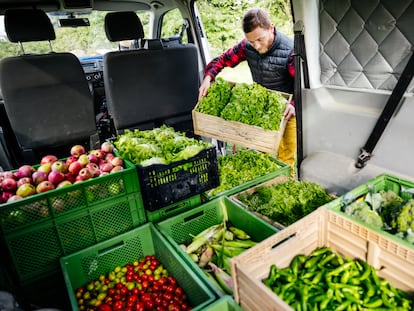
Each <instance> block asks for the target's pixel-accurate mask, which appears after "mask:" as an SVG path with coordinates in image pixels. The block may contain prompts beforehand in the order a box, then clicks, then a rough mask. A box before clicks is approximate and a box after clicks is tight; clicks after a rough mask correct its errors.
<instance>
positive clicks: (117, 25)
mask: <svg viewBox="0 0 414 311" xmlns="http://www.w3.org/2000/svg"><path fill="white" fill-rule="evenodd" d="M105 33H106V37H107V38H108V40H109V41H111V42H115V41H122V40H139V39H142V38H144V28H143V27H142V23H141V21H140V19H139V17H138V15H137V14H135V12H130V11H126V12H111V13H108V14H106V16H105Z"/></svg>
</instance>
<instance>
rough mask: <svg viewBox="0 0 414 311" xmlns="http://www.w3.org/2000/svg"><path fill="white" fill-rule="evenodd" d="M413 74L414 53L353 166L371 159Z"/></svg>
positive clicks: (360, 164) (360, 166) (359, 166)
mask: <svg viewBox="0 0 414 311" xmlns="http://www.w3.org/2000/svg"><path fill="white" fill-rule="evenodd" d="M413 74H414V53H413V54H412V55H411V57H410V59H409V60H408V63H407V65H406V66H405V68H404V71H403V72H402V73H401V76H400V78H399V79H398V81H397V84H396V85H395V87H394V89H393V91H392V93H391V95H390V97H389V98H388V101H387V103H386V104H385V107H384V109H383V110H382V113H381V115H380V117H379V118H378V120H377V123H376V124H375V127H374V129H373V130H372V132H371V135H370V136H369V137H368V140H367V141H366V143H365V146H364V147H363V148H361V153H360V154H359V156H358V160H357V162H356V163H355V167H357V168H363V167H364V166H365V165H366V162H367V161H368V160H369V159H371V156H372V151H373V150H374V148H375V146H376V145H377V143H378V141H379V139H380V137H381V135H382V133H383V132H384V130H385V128H386V126H387V124H388V122H389V121H390V120H391V117H392V115H393V114H394V112H395V110H396V109H397V107H398V104H399V103H400V101H401V98H402V97H403V95H404V92H405V91H406V90H407V87H408V85H409V84H410V82H411V80H412V78H413Z"/></svg>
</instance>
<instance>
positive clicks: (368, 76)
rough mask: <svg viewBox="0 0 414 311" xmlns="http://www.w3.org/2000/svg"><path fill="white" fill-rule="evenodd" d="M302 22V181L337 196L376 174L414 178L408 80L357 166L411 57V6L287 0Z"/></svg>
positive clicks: (403, 0) (397, 0)
mask: <svg viewBox="0 0 414 311" xmlns="http://www.w3.org/2000/svg"><path fill="white" fill-rule="evenodd" d="M292 5H293V11H294V18H295V21H296V22H297V21H299V20H301V21H303V23H304V32H303V33H304V37H305V46H306V55H307V63H308V68H309V84H310V87H309V88H303V87H302V93H301V95H302V107H303V110H302V112H299V113H302V117H303V123H302V125H303V131H302V133H303V146H302V147H303V161H302V162H301V166H300V168H299V171H300V176H301V178H302V179H307V180H313V181H315V182H318V183H320V184H321V185H322V186H324V187H325V188H326V189H328V190H330V191H332V192H336V193H338V194H342V193H344V192H345V191H347V190H349V189H351V188H353V187H355V186H356V185H358V184H361V183H364V182H366V181H367V180H369V179H371V178H373V177H374V176H376V175H378V174H381V173H385V172H387V173H390V174H394V175H397V176H401V177H404V178H411V179H413V178H414V165H412V163H413V159H414V139H413V138H412V136H411V133H412V131H413V129H414V127H413V117H412V116H413V115H414V99H413V90H414V83H413V82H412V81H411V83H410V84H409V85H408V88H407V89H406V91H405V93H404V94H403V96H402V99H401V101H400V103H399V105H398V107H397V110H396V111H395V113H394V114H393V116H392V117H391V119H390V120H389V123H388V125H387V126H386V128H385V131H384V133H383V134H382V135H381V137H380V139H379V141H378V143H377V145H376V146H375V148H374V150H373V152H372V154H371V158H370V160H369V161H367V162H366V165H365V167H363V168H357V167H356V166H355V164H356V162H357V159H358V156H359V155H360V153H361V149H362V148H363V147H364V146H365V144H366V142H367V139H368V137H369V136H370V134H371V132H372V129H373V128H374V126H375V124H376V122H377V120H378V118H379V116H380V115H381V113H382V111H383V109H384V107H385V105H386V103H387V101H388V99H389V97H390V95H391V93H392V91H393V89H394V87H395V85H396V84H397V81H398V79H399V78H400V76H401V73H402V71H403V70H404V67H405V66H406V64H407V62H408V60H409V58H410V56H411V54H412V53H413V43H414V28H413V27H412V22H411V21H412V19H413V17H414V1H412V0H410V1H407V0H393V1H389V0H379V1H347V0H319V1H318V0H309V1H301V0H293V1H292Z"/></svg>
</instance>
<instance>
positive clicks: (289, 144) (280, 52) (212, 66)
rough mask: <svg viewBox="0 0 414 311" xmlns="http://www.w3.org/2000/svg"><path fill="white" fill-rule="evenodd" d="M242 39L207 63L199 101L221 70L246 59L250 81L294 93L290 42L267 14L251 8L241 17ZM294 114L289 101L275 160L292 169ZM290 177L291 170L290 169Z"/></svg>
mask: <svg viewBox="0 0 414 311" xmlns="http://www.w3.org/2000/svg"><path fill="white" fill-rule="evenodd" d="M243 31H244V35H245V38H244V39H243V40H242V41H240V42H239V43H238V44H236V45H235V46H233V47H232V48H230V49H228V50H227V51H226V52H224V53H223V54H221V55H220V56H218V57H216V58H215V59H213V60H212V61H211V62H210V63H209V64H207V66H206V69H205V74H204V80H203V82H202V83H201V86H200V89H199V100H200V99H201V98H202V97H203V96H205V95H206V94H207V91H208V89H209V88H210V85H211V82H212V81H213V80H214V79H215V77H216V76H217V75H218V74H219V73H220V71H221V70H222V69H223V68H224V67H235V66H236V65H238V64H239V63H240V62H242V61H245V60H247V63H248V65H249V68H250V71H251V73H252V77H253V81H255V82H257V83H259V84H261V85H263V86H264V87H266V88H268V89H272V90H276V91H280V92H285V93H290V94H292V93H293V76H294V73H295V71H294V67H293V57H292V54H293V40H292V39H291V38H289V37H287V36H286V35H284V34H283V33H280V32H277V31H276V28H275V26H274V24H272V23H271V21H270V18H269V15H268V13H267V12H266V11H265V10H263V9H260V8H259V9H250V10H249V11H247V13H246V14H245V15H244V17H243ZM295 117H296V114H295V107H294V103H293V102H290V103H289V104H288V105H287V107H286V110H285V112H284V118H285V119H286V120H288V122H287V126H286V130H285V133H284V135H283V138H282V141H281V143H280V147H279V151H278V159H279V160H280V161H282V162H284V163H286V164H289V165H290V166H291V167H292V168H293V167H294V164H295V154H296V118H295ZM292 176H294V171H293V169H292Z"/></svg>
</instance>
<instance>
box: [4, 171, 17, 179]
mask: <svg viewBox="0 0 414 311" xmlns="http://www.w3.org/2000/svg"><path fill="white" fill-rule="evenodd" d="M2 176H3V179H6V178H13V179H16V176H14V174H13V172H11V171H6V172H2Z"/></svg>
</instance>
